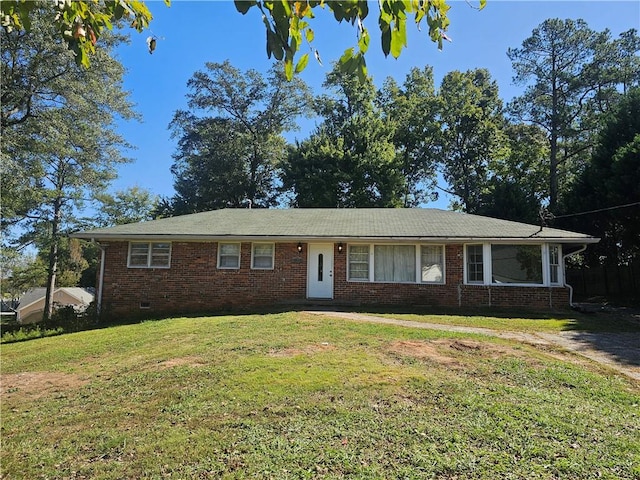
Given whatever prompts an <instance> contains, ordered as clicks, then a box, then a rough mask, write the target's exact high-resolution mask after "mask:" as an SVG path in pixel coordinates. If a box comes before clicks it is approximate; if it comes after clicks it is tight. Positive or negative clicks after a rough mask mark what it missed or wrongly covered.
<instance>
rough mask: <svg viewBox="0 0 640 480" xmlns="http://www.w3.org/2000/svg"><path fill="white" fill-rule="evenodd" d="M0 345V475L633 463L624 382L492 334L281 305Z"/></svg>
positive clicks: (561, 474)
mask: <svg viewBox="0 0 640 480" xmlns="http://www.w3.org/2000/svg"><path fill="white" fill-rule="evenodd" d="M485 321H489V320H485ZM501 321H502V319H500V320H499V321H498V320H496V322H494V324H498V323H499V322H501ZM527 328H528V327H527ZM549 328H551V327H549ZM1 348H2V451H1V453H0V455H1V457H0V458H1V461H2V462H1V463H2V473H1V478H92V479H93V478H105V479H107V478H109V479H111V478H113V479H115V478H247V477H253V478H277V479H282V478H344V477H348V478H367V479H370V478H447V479H453V478H460V479H462V478H464V479H467V478H548V479H551V478H576V479H577V478H612V479H613V478H628V479H632V478H638V477H640V387H639V386H638V384H637V383H634V382H633V381H632V380H629V379H627V378H625V377H622V376H620V375H616V374H614V373H612V372H611V371H610V370H607V369H605V368H604V367H602V368H601V367H597V366H595V365H593V364H590V363H589V362H585V361H582V360H578V359H577V358H576V357H574V356H572V355H565V354H563V353H562V352H560V351H557V350H553V351H548V350H544V349H536V348H534V347H532V346H528V345H525V344H521V343H517V342H512V341H508V340H504V339H499V338H495V337H487V336H481V335H473V334H468V333H466V334H463V333H457V334H456V333H451V332H445V331H431V330H418V329H410V328H401V327H396V326H390V325H378V324H367V323H362V322H351V321H347V320H340V319H331V318H325V317H319V316H314V315H310V314H306V313H296V312H291V313H282V314H269V315H231V316H220V317H207V318H174V319H166V320H159V321H147V322H144V323H140V324H136V325H127V326H118V327H111V328H105V329H102V330H93V331H87V332H80V333H75V334H68V335H62V336H58V337H50V338H42V339H37V340H31V341H28V342H21V343H13V344H5V345H2V347H1Z"/></svg>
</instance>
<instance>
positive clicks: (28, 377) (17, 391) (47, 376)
mask: <svg viewBox="0 0 640 480" xmlns="http://www.w3.org/2000/svg"><path fill="white" fill-rule="evenodd" d="M87 383H89V380H88V379H87V378H85V377H83V376H81V375H76V374H73V373H61V372H25V373H11V374H4V375H1V376H0V394H1V395H2V396H3V398H5V399H7V400H9V399H12V398H14V397H17V396H20V397H23V398H24V397H26V398H28V399H30V400H37V399H39V398H42V397H45V396H48V395H64V394H65V393H67V392H69V391H70V390H75V389H78V388H80V387H82V386H84V385H86V384H87Z"/></svg>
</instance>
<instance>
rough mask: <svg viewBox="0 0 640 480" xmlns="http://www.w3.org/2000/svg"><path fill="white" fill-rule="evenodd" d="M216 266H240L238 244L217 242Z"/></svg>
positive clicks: (236, 267)
mask: <svg viewBox="0 0 640 480" xmlns="http://www.w3.org/2000/svg"><path fill="white" fill-rule="evenodd" d="M218 268H232V269H233V268H235V269H238V268H240V244H239V243H219V244H218Z"/></svg>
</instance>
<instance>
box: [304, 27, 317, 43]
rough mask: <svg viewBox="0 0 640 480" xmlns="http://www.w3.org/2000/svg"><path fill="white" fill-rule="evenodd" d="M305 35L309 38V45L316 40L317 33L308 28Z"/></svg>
mask: <svg viewBox="0 0 640 480" xmlns="http://www.w3.org/2000/svg"><path fill="white" fill-rule="evenodd" d="M304 34H305V37H306V38H307V42H309V43H311V42H313V39H314V38H315V33H314V32H313V30H311V29H310V28H307V30H306V31H305V32H304Z"/></svg>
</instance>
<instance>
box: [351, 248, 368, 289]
mask: <svg viewBox="0 0 640 480" xmlns="http://www.w3.org/2000/svg"><path fill="white" fill-rule="evenodd" d="M352 247H367V253H366V255H367V262H366V265H367V278H351V248H352ZM371 257H372V255H371V245H369V244H368V243H351V244H349V245H347V281H348V282H358V283H369V282H370V281H371V268H372V261H373V260H372V258H371ZM354 263H358V264H365V262H354Z"/></svg>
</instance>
